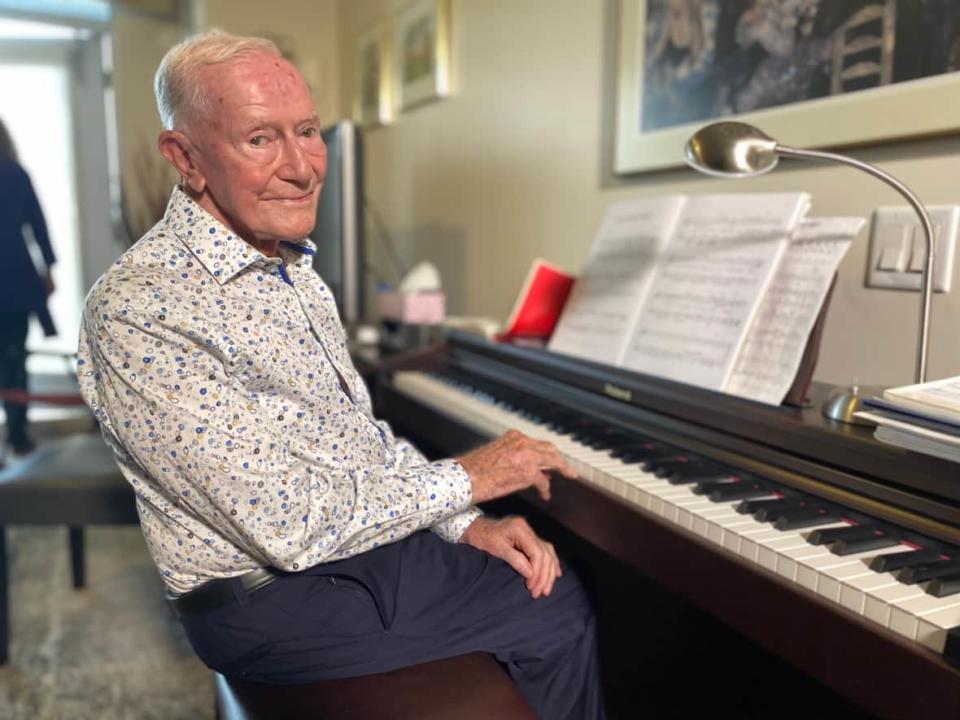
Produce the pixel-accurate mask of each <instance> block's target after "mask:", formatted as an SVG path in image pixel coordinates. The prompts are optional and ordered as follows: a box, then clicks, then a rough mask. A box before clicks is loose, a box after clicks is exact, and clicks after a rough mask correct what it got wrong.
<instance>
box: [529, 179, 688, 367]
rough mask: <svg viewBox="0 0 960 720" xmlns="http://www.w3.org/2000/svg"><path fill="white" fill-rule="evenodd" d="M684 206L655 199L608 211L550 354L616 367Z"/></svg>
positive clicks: (619, 205) (670, 199) (671, 200)
mask: <svg viewBox="0 0 960 720" xmlns="http://www.w3.org/2000/svg"><path fill="white" fill-rule="evenodd" d="M684 202H685V198H684V197H682V196H674V197H657V198H645V199H640V200H628V201H624V202H618V203H614V204H612V205H610V207H609V208H607V212H606V213H605V214H604V217H603V221H602V222H601V224H600V229H599V230H598V231H597V235H596V237H595V238H594V241H593V245H592V246H591V248H590V254H589V256H588V257H587V261H586V264H585V266H584V269H583V273H582V274H581V276H580V278H579V279H578V280H577V282H576V284H575V285H574V287H573V291H572V292H571V294H570V298H569V300H567V304H566V307H565V308H564V311H563V314H562V315H561V316H560V320H559V322H558V323H557V328H556V330H555V331H554V333H553V337H551V339H550V344H549V345H548V347H549V349H550V350H553V351H556V352H562V353H567V354H569V355H577V356H579V357H582V358H586V359H588V360H595V361H597V362H602V363H607V364H611V365H612V364H615V363H617V361H618V360H619V358H620V355H621V353H622V351H623V347H624V343H625V340H626V338H627V337H628V334H629V329H630V328H631V327H632V326H633V323H634V322H635V320H636V316H637V313H639V311H640V308H641V307H642V305H643V295H644V294H645V293H646V291H647V289H648V287H649V285H650V279H651V276H652V273H653V270H654V268H655V266H656V263H657V258H658V257H659V255H660V253H661V252H662V250H663V246H664V245H665V243H666V242H667V240H668V239H669V238H670V235H671V233H672V232H673V228H674V225H675V224H676V220H677V217H678V216H679V214H680V210H681V208H682V207H683V204H684Z"/></svg>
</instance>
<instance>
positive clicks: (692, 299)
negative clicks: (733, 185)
mask: <svg viewBox="0 0 960 720" xmlns="http://www.w3.org/2000/svg"><path fill="white" fill-rule="evenodd" d="M809 204H810V201H809V196H808V195H806V193H764V194H725V195H701V196H696V197H691V198H690V199H689V200H688V201H687V204H686V206H685V207H684V209H683V214H682V216H681V218H680V220H679V222H678V224H677V228H676V230H675V232H674V235H673V238H672V239H671V240H670V242H669V244H668V246H667V250H666V252H665V253H664V255H663V256H662V260H661V262H660V264H659V267H658V271H657V273H656V275H655V277H654V280H653V284H652V287H651V288H650V290H649V294H648V296H647V298H646V301H645V302H644V303H643V308H642V310H641V311H640V313H639V316H638V318H637V321H636V324H635V327H634V330H633V332H632V335H631V337H630V339H629V341H628V345H627V350H626V352H625V353H624V355H623V357H622V359H621V364H622V365H623V366H624V367H627V368H630V369H632V370H637V371H639V372H644V373H649V374H651V375H657V376H659V377H665V378H669V379H672V380H678V381H680V382H685V383H689V384H691V385H699V386H701V387H706V388H710V389H713V390H722V389H723V388H724V386H725V385H726V383H727V381H728V379H729V376H730V373H731V371H732V369H733V364H734V361H735V360H736V357H737V354H738V352H739V351H740V348H741V346H742V344H743V341H744V338H745V337H746V334H747V331H748V329H749V328H750V326H751V323H752V321H753V318H754V316H755V315H756V312H757V309H758V307H759V305H760V301H761V298H762V297H763V294H764V293H765V292H766V290H767V287H768V285H769V284H770V282H771V280H772V278H773V275H774V272H775V270H776V268H777V266H778V264H779V262H780V259H781V257H782V255H783V254H784V252H785V251H786V248H787V244H788V241H789V238H790V236H791V235H792V233H793V231H794V229H795V228H796V226H797V224H798V223H799V221H800V219H801V217H802V216H803V214H804V213H805V212H806V211H807V208H808V207H809ZM781 399H782V398H781ZM777 402H779V400H778V401H777Z"/></svg>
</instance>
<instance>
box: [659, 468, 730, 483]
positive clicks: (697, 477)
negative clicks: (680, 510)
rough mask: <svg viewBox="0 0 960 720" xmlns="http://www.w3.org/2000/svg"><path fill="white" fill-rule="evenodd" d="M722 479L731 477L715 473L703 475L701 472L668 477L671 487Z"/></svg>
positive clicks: (676, 474) (676, 473)
mask: <svg viewBox="0 0 960 720" xmlns="http://www.w3.org/2000/svg"><path fill="white" fill-rule="evenodd" d="M722 477H729V476H724V475H718V474H714V473H703V472H700V471H699V470H698V471H697V472H694V473H689V474H687V473H678V472H675V473H671V474H670V475H668V476H667V478H666V480H667V482H668V483H670V484H671V485H696V484H698V483H701V482H712V481H713V480H717V479H719V478H722Z"/></svg>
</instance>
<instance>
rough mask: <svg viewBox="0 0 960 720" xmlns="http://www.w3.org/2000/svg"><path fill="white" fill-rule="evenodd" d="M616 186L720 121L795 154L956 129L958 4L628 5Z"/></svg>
mask: <svg viewBox="0 0 960 720" xmlns="http://www.w3.org/2000/svg"><path fill="white" fill-rule="evenodd" d="M619 31H620V48H619V68H618V88H617V130H616V157H615V158H614V169H615V171H616V172H618V173H632V172H638V171H645V170H655V169H659V168H667V167H671V166H677V165H681V164H682V163H683V146H684V144H685V143H686V141H687V139H688V138H689V137H690V135H692V134H693V132H694V131H696V129H697V128H699V127H701V126H702V125H705V124H707V123H709V122H711V121H713V120H716V119H720V118H725V119H736V120H742V121H743V122H748V123H752V124H755V125H757V126H758V127H760V128H761V129H762V130H764V131H765V132H766V133H768V134H769V135H770V136H771V137H774V138H776V139H778V140H780V141H782V142H783V143H784V144H785V145H792V146H795V147H805V148H813V147H821V148H822V147H842V146H847V147H849V146H852V145H860V144H870V143H876V142H879V141H885V140H893V139H895V138H903V137H908V136H914V137H916V136H923V135H937V134H944V133H947V132H950V131H954V130H957V129H960V72H958V71H960V3H957V2H936V3H932V4H931V3H918V2H914V1H913V0H830V1H829V2H827V0H620V24H619Z"/></svg>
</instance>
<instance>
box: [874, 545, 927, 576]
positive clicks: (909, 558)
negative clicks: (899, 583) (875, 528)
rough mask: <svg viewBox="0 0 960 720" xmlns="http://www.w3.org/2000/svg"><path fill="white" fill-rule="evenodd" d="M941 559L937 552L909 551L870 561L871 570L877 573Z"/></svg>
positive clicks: (880, 556) (882, 556) (881, 556)
mask: <svg viewBox="0 0 960 720" xmlns="http://www.w3.org/2000/svg"><path fill="white" fill-rule="evenodd" d="M939 557H940V553H939V551H937V550H923V549H920V550H907V551H905V552H899V553H890V554H889V555H877V556H876V557H875V558H873V559H872V560H871V561H870V569H871V570H875V571H876V572H893V571H894V570H899V569H901V568H905V567H912V566H914V565H923V564H924V563H928V562H930V561H931V560H936V559H937V558H939Z"/></svg>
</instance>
